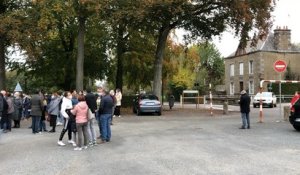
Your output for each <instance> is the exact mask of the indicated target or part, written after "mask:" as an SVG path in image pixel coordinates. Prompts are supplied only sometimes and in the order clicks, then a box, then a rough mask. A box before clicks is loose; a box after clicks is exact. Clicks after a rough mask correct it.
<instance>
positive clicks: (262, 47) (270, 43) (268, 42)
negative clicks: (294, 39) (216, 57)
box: [227, 32, 300, 58]
mask: <svg viewBox="0 0 300 175" xmlns="http://www.w3.org/2000/svg"><path fill="white" fill-rule="evenodd" d="M257 51H276V52H278V50H276V49H275V47H274V33H271V32H270V33H269V35H268V36H267V37H266V39H264V40H258V41H257V44H256V46H252V45H251V41H248V43H247V46H246V48H245V49H244V50H243V54H239V55H236V51H235V52H233V53H232V54H230V55H229V56H228V57H227V58H230V57H235V56H240V55H245V54H249V53H252V52H257ZM288 52H300V47H299V46H296V45H295V44H292V47H291V50H288Z"/></svg>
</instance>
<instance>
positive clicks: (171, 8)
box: [140, 0, 273, 97]
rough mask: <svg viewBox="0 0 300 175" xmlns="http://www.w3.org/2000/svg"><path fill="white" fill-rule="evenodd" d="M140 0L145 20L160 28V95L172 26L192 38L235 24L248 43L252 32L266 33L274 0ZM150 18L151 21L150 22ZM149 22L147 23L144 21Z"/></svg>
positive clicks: (156, 87) (157, 56)
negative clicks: (165, 54) (163, 64)
mask: <svg viewBox="0 0 300 175" xmlns="http://www.w3.org/2000/svg"><path fill="white" fill-rule="evenodd" d="M143 2H144V3H142V2H141V3H140V5H141V8H143V10H142V12H143V15H142V18H141V19H142V21H143V22H144V25H147V26H148V27H149V28H152V29H153V28H155V29H156V31H158V38H157V47H156V53H155V62H154V67H155V70H154V93H155V94H156V95H157V96H159V97H161V86H162V85H161V82H162V81H161V80H162V60H163V55H164V49H165V46H166V40H167V37H168V35H169V33H170V31H171V30H172V29H175V28H184V29H186V30H187V31H189V32H190V38H197V37H201V38H205V39H210V38H211V37H212V36H215V35H219V34H220V33H221V32H223V31H224V30H225V29H226V28H228V27H232V28H234V29H235V31H236V34H237V35H239V36H240V37H241V43H242V44H241V46H240V47H245V43H246V41H247V40H248V39H249V32H250V31H252V30H253V29H256V30H255V33H258V34H257V35H256V36H258V37H259V38H261V37H262V36H264V35H265V34H266V33H267V32H268V30H269V28H270V24H271V20H270V18H271V15H270V12H271V11H272V10H273V4H272V2H273V1H272V0H261V1H253V0H243V1H241V0H206V1H203V0H168V1H165V0H157V1H150V2H149V1H143ZM149 21H151V22H149ZM145 22H146V23H145Z"/></svg>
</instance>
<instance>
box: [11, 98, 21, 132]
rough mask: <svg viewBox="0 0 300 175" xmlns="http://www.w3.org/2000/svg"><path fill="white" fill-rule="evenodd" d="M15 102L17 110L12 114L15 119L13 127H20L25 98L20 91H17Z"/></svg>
mask: <svg viewBox="0 0 300 175" xmlns="http://www.w3.org/2000/svg"><path fill="white" fill-rule="evenodd" d="M13 102H14V108H15V111H14V113H13V116H12V119H13V120H14V126H13V128H20V120H21V118H22V109H23V99H22V98H21V94H20V92H16V93H15V98H14V100H13Z"/></svg>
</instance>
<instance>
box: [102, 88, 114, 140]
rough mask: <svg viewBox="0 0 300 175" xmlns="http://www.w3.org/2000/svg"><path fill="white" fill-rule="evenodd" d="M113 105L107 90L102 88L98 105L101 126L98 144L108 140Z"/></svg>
mask: <svg viewBox="0 0 300 175" xmlns="http://www.w3.org/2000/svg"><path fill="white" fill-rule="evenodd" d="M113 106H114V102H113V99H112V98H111V96H110V95H109V94H108V91H106V90H104V96H103V97H102V99H101V102H100V107H99V115H100V124H101V128H100V133H101V136H100V137H101V141H100V143H99V144H102V143H105V142H110V138H111V129H110V122H111V116H112V109H113Z"/></svg>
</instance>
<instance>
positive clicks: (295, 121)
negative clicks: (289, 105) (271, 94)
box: [289, 100, 300, 131]
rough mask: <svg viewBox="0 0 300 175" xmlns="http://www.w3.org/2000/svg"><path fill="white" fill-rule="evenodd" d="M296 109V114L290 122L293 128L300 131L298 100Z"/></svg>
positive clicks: (299, 103)
mask: <svg viewBox="0 0 300 175" xmlns="http://www.w3.org/2000/svg"><path fill="white" fill-rule="evenodd" d="M294 109H295V112H294V113H291V115H290V117H289V120H290V123H291V124H292V125H293V127H294V128H295V129H296V130H297V131H300V100H298V101H297V102H296V103H295V104H294Z"/></svg>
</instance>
